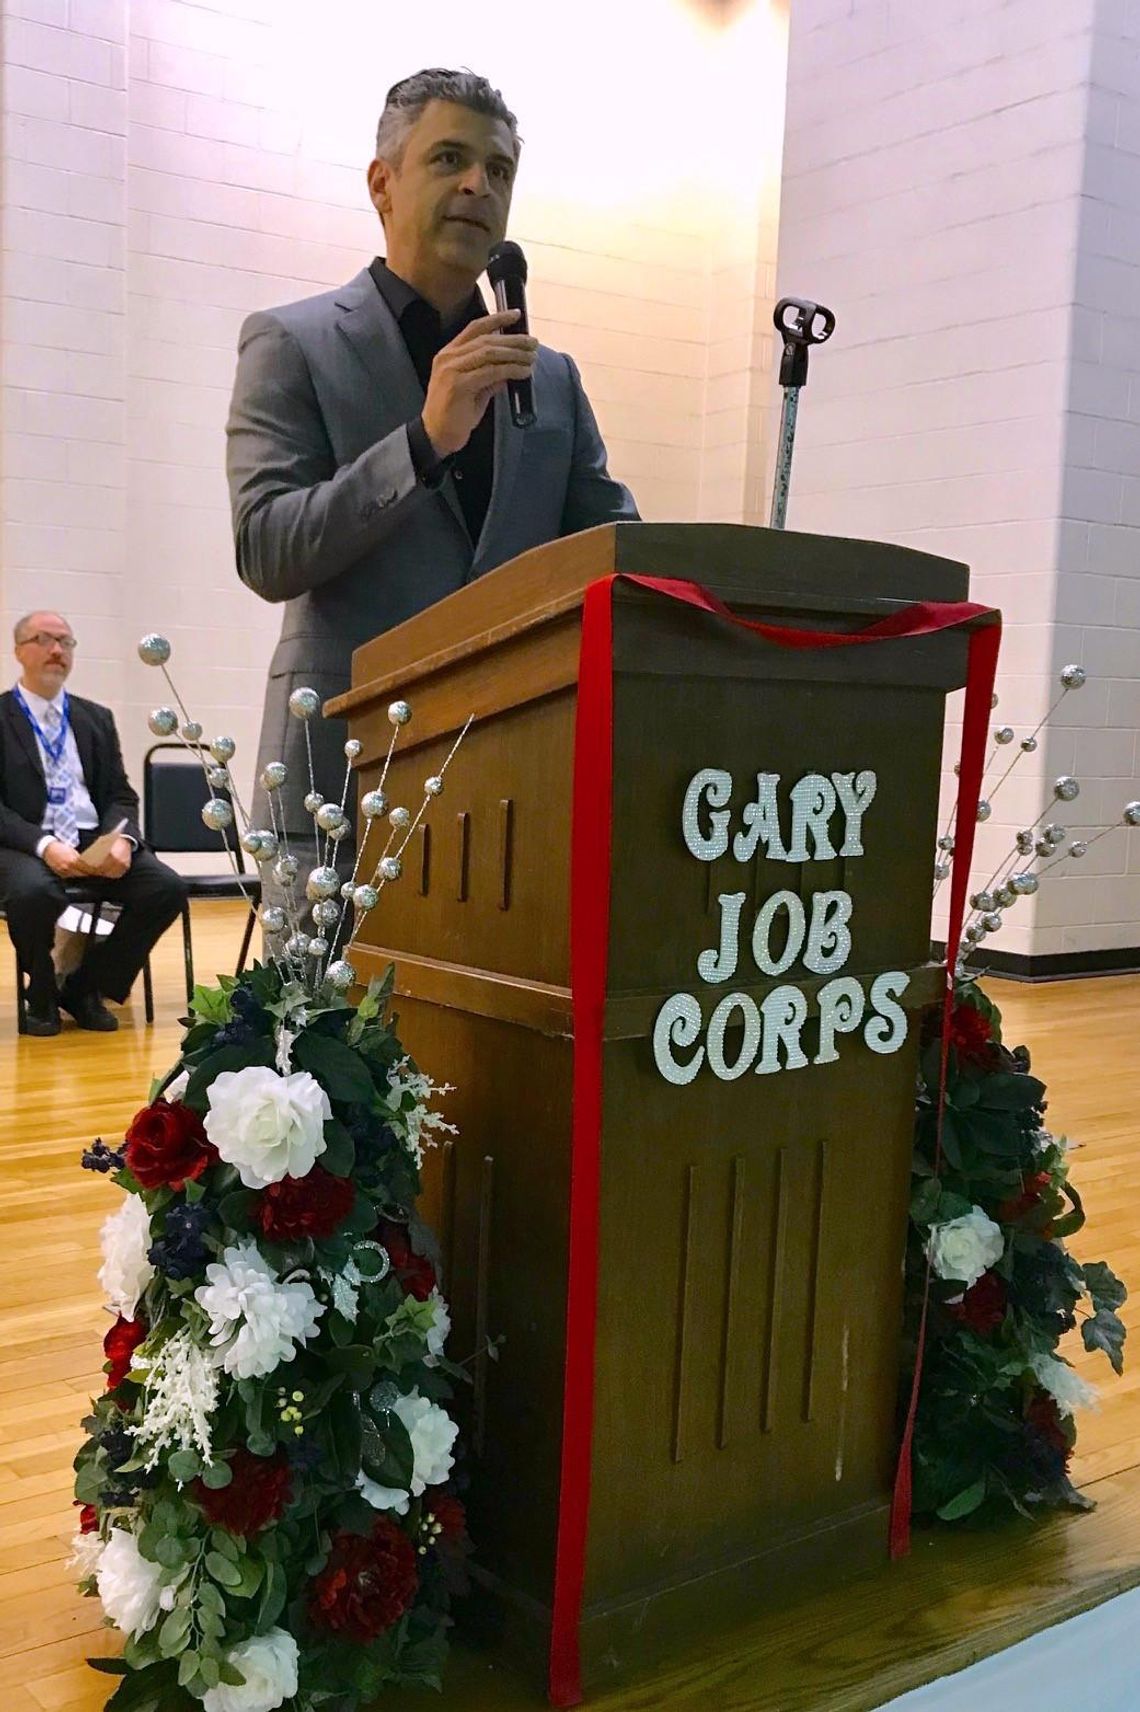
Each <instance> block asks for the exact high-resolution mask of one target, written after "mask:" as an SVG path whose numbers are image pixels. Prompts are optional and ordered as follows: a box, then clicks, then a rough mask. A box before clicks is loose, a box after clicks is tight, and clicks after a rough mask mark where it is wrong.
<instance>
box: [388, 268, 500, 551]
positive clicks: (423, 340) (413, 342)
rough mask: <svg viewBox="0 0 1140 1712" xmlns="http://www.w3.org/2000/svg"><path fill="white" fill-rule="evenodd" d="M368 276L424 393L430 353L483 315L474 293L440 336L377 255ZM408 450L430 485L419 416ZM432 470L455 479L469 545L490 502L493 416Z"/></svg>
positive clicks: (427, 310) (430, 314) (433, 314)
mask: <svg viewBox="0 0 1140 1712" xmlns="http://www.w3.org/2000/svg"><path fill="white" fill-rule="evenodd" d="M368 271H369V272H370V273H371V275H372V278H373V279H374V280H375V282H376V289H377V291H378V292H379V293H380V295H381V297H382V298H383V299H384V301H385V303H386V304H387V305H388V308H389V309H390V310H391V311H392V314H393V315H394V316H395V318H396V323H397V325H398V327H399V329H400V334H401V337H402V338H403V341H404V344H405V345H406V347H407V351H408V355H409V357H411V359H412V367H413V368H414V369H415V371H416V374H417V375H418V376H419V381H420V385H421V386H422V387H423V389H424V392H425V393H426V392H427V385H428V381H429V380H430V378H431V365H432V361H433V359H434V357H435V356H436V353H437V352H439V351H442V349H443V347H444V346H445V345H448V344H450V343H451V341H452V339H454V338H455V335H456V334H457V333H459V332H461V331H462V329H463V328H464V327H466V326H467V324H468V322H469V321H474V320H476V319H477V318H478V317H479V316H481V315H486V313H487V308H486V305H485V304H484V302H483V299H482V297H481V296H480V295H479V292H478V290H477V289H476V290H475V291H473V292H472V293H471V297H470V300H469V302H468V303H467V305H466V306H465V308H464V309H463V311H462V313H461V314H460V316H459V318H458V319H457V320H456V321H455V322H454V324H452V325H451V326H450V327H449V328H448V329H447V331H446V332H445V331H444V327H443V321H442V318H441V316H440V313H439V311H438V309H435V308H434V307H433V306H432V305H431V304H430V303H428V301H427V300H426V298H423V297H421V296H420V294H419V292H418V291H416V290H415V289H414V287H412V286H410V285H409V284H408V283H407V281H406V280H403V279H401V278H400V276H399V274H395V273H393V272H392V270H391V268H389V267H388V265H387V263H386V262H385V261H384V260H383V259H382V258H381V257H380V256H377V257H376V260H375V261H374V262H373V263H372V265H371V267H370V268H369V270H368ZM408 445H409V447H410V449H411V454H412V462H413V464H414V465H415V468H416V474H417V475H418V476H419V477H421V479H423V478H424V477H427V478H428V480H429V485H434V483H433V482H432V480H431V478H432V475H433V473H434V471H433V459H434V453H433V451H432V446H431V441H430V440H429V439H428V437H427V434H426V432H425V430H424V425H423V420H422V418H420V417H417V418H416V420H415V421H414V422H409V424H408ZM435 467H436V468H439V469H440V472H441V474H442V473H443V472H445V471H446V470H448V469H450V471H451V473H452V475H453V476H454V478H455V483H456V492H457V493H458V496H459V504H460V506H461V507H462V510H463V516H464V519H465V521H466V523H467V530H468V533H469V535H470V536H471V539H472V541H473V542H478V540H479V535H480V533H481V531H482V528H483V520H484V518H485V517H486V515H487V507H488V506H489V505H490V503H491V483H492V481H493V480H494V474H495V413H494V411H493V409H491V407H490V406H488V408H487V409H486V410H485V411H484V413H483V418H482V420H481V421H480V422H479V424H478V426H477V427H476V428H475V431H474V432H473V434H472V435H471V438H470V439H469V440H468V442H467V444H466V445H465V446H464V447H463V449H462V450H461V451H459V452H457V453H456V454H455V456H454V457H453V458H447V459H444V460H443V463H442V465H440V464H438V462H437V463H436V466H435Z"/></svg>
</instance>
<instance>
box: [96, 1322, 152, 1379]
mask: <svg viewBox="0 0 1140 1712" xmlns="http://www.w3.org/2000/svg"><path fill="white" fill-rule="evenodd" d="M149 1330H150V1327H149V1326H148V1325H147V1323H146V1321H145V1320H124V1318H123V1316H122V1314H120V1315H119V1317H118V1319H117V1320H116V1321H115V1323H114V1325H113V1326H112V1327H111V1329H110V1331H109V1332H108V1333H107V1335H106V1337H105V1338H104V1339H103V1354H104V1355H105V1356H106V1357H107V1360H108V1361H109V1362H110V1363H111V1365H110V1367H109V1369H108V1370H107V1389H108V1391H113V1390H114V1389H115V1386H116V1385H121V1384H122V1382H123V1380H124V1379H125V1378H126V1377H127V1374H128V1373H129V1372H130V1370H131V1357H132V1356H133V1355H134V1353H135V1350H136V1349H137V1348H138V1347H139V1344H140V1343H141V1342H142V1341H143V1339H144V1338H145V1337H146V1334H147V1332H148V1331H149Z"/></svg>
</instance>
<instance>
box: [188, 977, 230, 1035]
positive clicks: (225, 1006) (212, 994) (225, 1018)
mask: <svg viewBox="0 0 1140 1712" xmlns="http://www.w3.org/2000/svg"><path fill="white" fill-rule="evenodd" d="M190 1009H191V1011H192V1012H193V1014H194V1015H195V1016H196V1017H197V1018H198V1020H199V1022H209V1023H213V1024H214V1026H215V1028H220V1027H221V1026H222V1024H223V1023H227V1022H229V1020H230V995H229V993H228V992H224V991H223V990H222V989H221V988H220V987H204V986H201V985H200V984H199V985H196V986H195V988H194V994H193V997H192V998H191V1000H190Z"/></svg>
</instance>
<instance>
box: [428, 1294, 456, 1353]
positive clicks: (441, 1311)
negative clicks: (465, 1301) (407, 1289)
mask: <svg viewBox="0 0 1140 1712" xmlns="http://www.w3.org/2000/svg"><path fill="white" fill-rule="evenodd" d="M428 1301H429V1302H430V1303H431V1305H432V1307H433V1308H434V1309H435V1319H434V1320H433V1321H432V1323H431V1326H430V1328H429V1330H428V1335H427V1355H426V1356H425V1357H424V1361H425V1363H426V1364H427V1366H428V1367H434V1366H435V1364H436V1362H437V1361H438V1360H439V1358H440V1356H441V1355H442V1354H443V1349H444V1345H445V1344H446V1342H447V1338H448V1334H449V1332H450V1331H451V1314H450V1312H449V1310H448V1306H447V1303H446V1302H445V1301H444V1299H443V1297H442V1296H441V1295H440V1291H439V1286H438V1284H437V1285H436V1286H435V1287H434V1288H433V1290H432V1293H431V1295H430V1296H429V1297H428Z"/></svg>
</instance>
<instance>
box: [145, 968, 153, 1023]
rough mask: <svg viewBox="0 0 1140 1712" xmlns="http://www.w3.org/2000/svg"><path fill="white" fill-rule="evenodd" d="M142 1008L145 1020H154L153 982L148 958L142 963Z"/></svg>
mask: <svg viewBox="0 0 1140 1712" xmlns="http://www.w3.org/2000/svg"><path fill="white" fill-rule="evenodd" d="M143 1010H144V1011H145V1013H146V1020H147V1022H153V1021H154V982H153V981H152V979H151V974H150V958H149V957H148V958H147V960H146V962H145V963H144V964H143Z"/></svg>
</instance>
